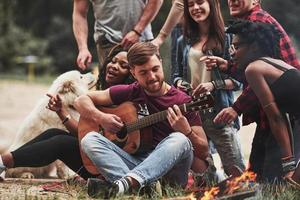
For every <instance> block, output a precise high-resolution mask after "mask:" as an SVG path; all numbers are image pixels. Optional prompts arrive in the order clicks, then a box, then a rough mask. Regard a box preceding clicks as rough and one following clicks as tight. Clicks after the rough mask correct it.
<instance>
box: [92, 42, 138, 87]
mask: <svg viewBox="0 0 300 200" xmlns="http://www.w3.org/2000/svg"><path fill="white" fill-rule="evenodd" d="M133 81H134V79H133V77H132V76H131V74H130V72H129V65H128V62H127V51H125V50H124V49H123V47H122V46H121V45H116V46H115V47H113V48H112V50H111V51H110V53H109V54H108V56H107V58H106V59H105V60H104V62H103V66H102V67H101V70H100V72H99V76H98V82H97V89H101V90H104V89H107V88H108V87H110V86H112V85H116V84H121V83H122V84H129V83H132V82H133Z"/></svg>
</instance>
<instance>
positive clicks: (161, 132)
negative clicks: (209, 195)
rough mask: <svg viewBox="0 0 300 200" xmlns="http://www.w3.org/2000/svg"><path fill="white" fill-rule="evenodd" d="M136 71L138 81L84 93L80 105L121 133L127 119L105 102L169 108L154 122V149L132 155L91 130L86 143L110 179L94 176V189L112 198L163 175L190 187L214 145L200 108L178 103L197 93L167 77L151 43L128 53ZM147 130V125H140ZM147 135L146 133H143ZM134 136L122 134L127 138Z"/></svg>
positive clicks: (88, 115)
mask: <svg viewBox="0 0 300 200" xmlns="http://www.w3.org/2000/svg"><path fill="white" fill-rule="evenodd" d="M127 58H128V62H129V65H130V71H131V73H132V75H133V76H134V78H135V79H136V80H137V81H136V82H135V83H133V84H130V85H118V86H113V87H111V88H109V89H106V90H103V91H93V92H90V93H88V94H87V95H84V96H80V97H79V98H78V99H77V100H76V101H75V108H76V109H77V110H78V112H79V113H80V115H81V118H84V119H89V120H91V121H93V122H94V123H95V124H97V125H98V126H101V127H102V130H103V131H102V132H110V133H118V132H120V130H121V129H122V128H124V126H126V123H124V121H123V120H122V118H121V117H119V116H118V115H116V114H111V113H105V112H103V111H101V109H98V108H99V106H111V105H120V104H122V103H123V102H127V101H131V102H133V103H134V104H139V105H145V104H146V105H147V108H148V111H149V114H153V113H157V112H159V111H163V110H167V111H166V118H167V120H163V121H161V122H159V123H155V124H152V125H151V126H149V127H148V128H150V129H151V131H150V132H151V134H152V138H153V139H152V145H151V148H150V149H149V150H146V151H143V152H139V153H133V154H130V153H128V152H126V151H125V150H124V149H122V148H120V147H119V146H117V145H116V144H115V143H113V142H112V141H111V140H109V139H107V138H106V137H104V136H103V135H102V134H99V133H98V132H97V130H95V131H91V132H89V133H87V134H86V135H85V136H84V137H83V139H82V140H81V147H82V149H83V151H84V152H85V153H86V155H87V156H88V157H89V158H90V159H91V161H92V162H93V164H94V165H95V166H96V167H97V170H98V171H99V172H100V173H101V174H102V175H103V177H104V178H105V180H106V181H105V182H104V181H101V180H95V179H90V180H89V181H88V193H89V195H91V196H96V195H97V194H99V193H103V192H104V194H105V195H106V197H112V196H119V195H122V194H124V193H125V192H128V191H129V190H130V189H133V188H138V187H144V186H145V185H148V184H151V183H152V182H154V181H156V180H158V179H159V178H161V177H163V179H164V180H167V181H168V182H169V183H172V184H177V185H180V186H182V187H184V186H185V185H186V184H187V180H188V171H189V169H190V168H191V165H192V163H193V162H194V163H193V165H194V164H195V163H197V168H198V169H199V168H203V171H204V170H205V169H206V168H207V164H206V161H205V159H206V158H207V156H208V144H207V139H206V136H205V133H204V131H203V129H202V127H201V119H200V117H199V114H198V112H195V111H193V112H186V113H185V111H183V112H182V110H181V109H180V108H179V106H177V105H181V104H184V103H188V102H190V101H191V97H190V96H188V95H186V94H185V93H183V92H181V91H179V90H177V89H175V88H174V87H173V86H170V85H169V84H167V83H166V82H165V81H164V73H163V68H162V62H161V60H160V57H159V55H158V54H157V48H156V46H154V45H153V44H151V43H146V42H140V43H137V44H135V45H133V46H132V47H131V48H130V50H129V52H128V54H127ZM140 132H143V129H141V130H140ZM141 134H142V133H141ZM127 138H128V135H125V137H124V138H123V137H122V138H121V139H124V140H126V139H127Z"/></svg>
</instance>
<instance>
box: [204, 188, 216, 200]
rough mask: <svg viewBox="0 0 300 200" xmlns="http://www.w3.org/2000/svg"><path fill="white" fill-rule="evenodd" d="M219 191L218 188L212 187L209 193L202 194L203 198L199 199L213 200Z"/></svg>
mask: <svg viewBox="0 0 300 200" xmlns="http://www.w3.org/2000/svg"><path fill="white" fill-rule="evenodd" d="M219 191H220V189H219V187H212V188H211V189H210V190H209V191H205V192H204V196H203V197H202V198H201V200H213V199H215V197H216V196H217V194H218V193H219Z"/></svg>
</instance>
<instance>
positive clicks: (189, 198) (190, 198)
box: [187, 193, 197, 200]
mask: <svg viewBox="0 0 300 200" xmlns="http://www.w3.org/2000/svg"><path fill="white" fill-rule="evenodd" d="M187 199H188V200H197V199H196V198H195V194H194V193H191V194H190V195H189V196H187Z"/></svg>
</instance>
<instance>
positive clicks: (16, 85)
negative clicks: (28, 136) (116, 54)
mask: <svg viewBox="0 0 300 200" xmlns="http://www.w3.org/2000/svg"><path fill="white" fill-rule="evenodd" d="M48 87H49V86H47V85H41V84H32V83H27V82H19V81H3V80H2V81H0V136H1V139H0V153H1V152H3V151H4V150H5V149H6V148H7V147H8V146H9V145H10V143H11V142H12V140H13V138H14V134H15V132H16V130H17V128H18V126H19V125H20V124H21V123H22V120H23V119H24V118H25V117H26V115H27V114H28V113H29V112H30V111H31V110H32V109H33V107H34V106H35V104H36V103H37V101H38V100H39V99H40V98H41V97H42V96H43V95H45V93H46V91H47V89H48ZM254 128H255V126H254V125H250V126H247V127H242V129H241V130H240V134H239V136H240V139H241V146H242V150H243V153H244V155H245V158H246V159H247V158H248V156H249V152H250V147H251V140H252V138H253V132H254ZM214 158H215V160H216V162H218V163H219V159H218V158H217V156H214ZM0 187H3V184H2V185H0Z"/></svg>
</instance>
